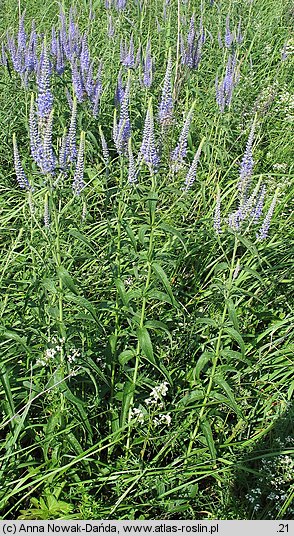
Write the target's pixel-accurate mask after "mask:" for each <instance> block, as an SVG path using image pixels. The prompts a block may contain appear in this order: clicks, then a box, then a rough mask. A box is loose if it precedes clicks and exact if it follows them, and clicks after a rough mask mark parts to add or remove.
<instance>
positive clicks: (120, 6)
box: [115, 0, 127, 11]
mask: <svg viewBox="0 0 294 536" xmlns="http://www.w3.org/2000/svg"><path fill="white" fill-rule="evenodd" d="M126 6H127V0H116V5H115V7H116V9H117V11H123V10H124V9H125V8H126Z"/></svg>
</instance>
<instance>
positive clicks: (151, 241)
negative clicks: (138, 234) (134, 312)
mask: <svg viewBox="0 0 294 536" xmlns="http://www.w3.org/2000/svg"><path fill="white" fill-rule="evenodd" d="M151 177H152V187H151V194H153V193H155V191H156V179H155V175H154V173H152V172H151ZM149 224H150V238H149V246H148V253H147V278H146V282H145V287H144V293H143V299H142V308H141V316H140V324H139V327H140V328H143V326H144V321H145V311H146V304H147V292H148V289H149V285H150V281H151V274H152V258H153V247H154V230H155V229H154V224H155V211H154V210H150V220H149ZM140 351H141V345H140V341H139V340H138V342H137V348H136V358H135V359H136V360H135V367H134V374H133V380H132V389H131V397H130V402H129V415H128V423H129V431H128V436H127V445H126V446H127V451H128V450H129V447H130V430H131V428H130V421H131V411H132V407H133V402H134V394H135V388H136V382H137V377H138V370H139V364H140Z"/></svg>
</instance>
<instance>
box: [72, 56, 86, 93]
mask: <svg viewBox="0 0 294 536" xmlns="http://www.w3.org/2000/svg"><path fill="white" fill-rule="evenodd" d="M71 74H72V85H73V88H74V92H75V95H76V97H77V100H78V102H83V100H84V83H83V77H82V75H81V72H80V68H79V66H78V63H77V60H75V61H74V62H73V64H72V71H71Z"/></svg>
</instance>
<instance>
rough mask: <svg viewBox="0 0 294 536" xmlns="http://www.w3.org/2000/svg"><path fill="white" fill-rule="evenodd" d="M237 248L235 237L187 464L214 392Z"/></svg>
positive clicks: (188, 450)
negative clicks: (212, 350) (207, 375)
mask: <svg viewBox="0 0 294 536" xmlns="http://www.w3.org/2000/svg"><path fill="white" fill-rule="evenodd" d="M237 247H238V239H237V237H236V235H235V243H234V249H233V255H232V260H231V266H230V274H229V280H228V286H227V291H226V296H225V298H226V300H225V305H224V309H223V314H222V320H221V327H220V330H219V334H218V338H217V343H216V348H215V355H214V359H213V363H212V370H211V374H210V378H209V382H208V386H207V390H206V393H205V397H204V400H203V404H202V407H201V410H200V412H199V415H198V419H197V422H196V426H195V428H194V430H193V432H192V434H191V438H190V442H189V445H188V449H187V458H186V463H187V461H188V458H189V456H190V454H191V451H192V448H193V444H194V441H195V439H196V436H197V434H198V431H199V427H200V425H201V421H202V419H203V416H204V413H205V410H206V406H207V403H208V401H209V397H210V393H211V390H212V387H213V382H214V377H215V373H216V368H217V365H218V361H219V357H220V353H221V340H222V336H223V332H224V322H225V319H226V315H227V307H228V306H227V299H228V297H229V295H230V291H231V288H232V282H233V273H234V266H235V258H236V253H237Z"/></svg>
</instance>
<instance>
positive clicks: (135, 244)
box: [124, 224, 137, 251]
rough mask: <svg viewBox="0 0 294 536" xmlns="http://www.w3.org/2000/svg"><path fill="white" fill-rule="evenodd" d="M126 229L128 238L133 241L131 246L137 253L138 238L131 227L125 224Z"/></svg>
mask: <svg viewBox="0 0 294 536" xmlns="http://www.w3.org/2000/svg"><path fill="white" fill-rule="evenodd" d="M124 229H125V231H126V233H127V235H128V237H129V239H130V241H131V244H132V246H133V248H134V250H135V251H137V240H136V237H135V235H134V233H133V231H132V229H131V227H130V226H129V225H127V224H124Z"/></svg>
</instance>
